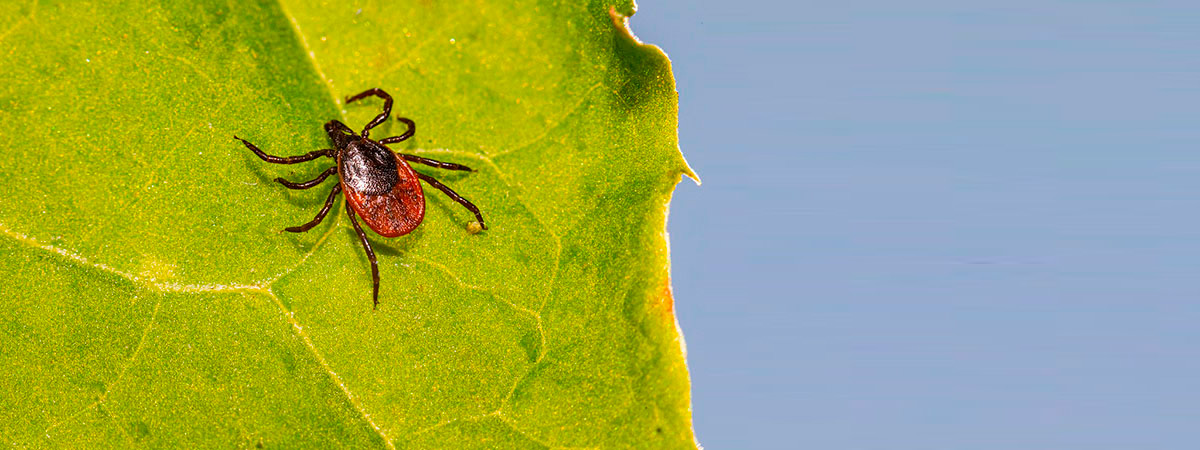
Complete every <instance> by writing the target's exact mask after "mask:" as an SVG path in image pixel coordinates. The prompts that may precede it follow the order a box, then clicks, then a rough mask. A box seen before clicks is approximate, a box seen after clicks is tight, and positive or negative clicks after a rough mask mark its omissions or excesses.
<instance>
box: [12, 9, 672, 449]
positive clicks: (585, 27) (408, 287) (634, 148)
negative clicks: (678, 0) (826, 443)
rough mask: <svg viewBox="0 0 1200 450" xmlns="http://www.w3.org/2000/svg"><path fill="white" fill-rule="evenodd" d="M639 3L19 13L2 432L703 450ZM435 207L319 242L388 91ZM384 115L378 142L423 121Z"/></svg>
mask: <svg viewBox="0 0 1200 450" xmlns="http://www.w3.org/2000/svg"><path fill="white" fill-rule="evenodd" d="M632 12H633V11H632V4H617V5H609V4H604V3H588V4H582V3H575V2H562V3H556V2H413V3H404V4H391V3H387V4H377V3H376V2H371V3H366V4H362V5H353V4H333V3H331V4H322V3H319V2H307V1H292V0H289V1H284V2H283V3H281V4H279V3H257V4H241V3H238V4H236V5H235V4H234V3H232V2H229V3H227V2H215V1H199V2H187V3H186V4H184V3H183V2H161V3H160V2H153V1H133V2H130V3H129V4H127V5H122V6H121V7H112V6H106V5H103V4H92V3H83V2H67V3H55V2H31V3H27V4H20V3H11V2H10V3H6V4H5V5H2V6H0V67H3V68H4V69H3V75H2V76H3V80H4V83H0V125H2V126H3V129H4V130H6V131H5V132H4V133H0V148H3V149H5V152H6V156H5V157H3V158H0V177H2V179H4V180H5V181H6V182H5V183H3V184H0V192H2V196H3V199H4V201H3V202H0V270H2V271H3V273H5V274H6V276H5V277H4V279H3V280H0V298H2V299H3V302H4V304H5V305H4V308H3V309H2V310H0V311H2V312H0V348H2V349H3V350H0V365H3V366H4V367H6V368H8V369H7V370H5V371H3V372H0V440H3V441H4V442H8V443H12V444H16V445H18V446H36V447H43V446H54V447H91V446H126V445H139V444H140V445H149V446H156V447H157V446H204V447H213V446H228V445H230V443H232V444H233V445H235V446H239V447H255V446H259V445H261V446H263V447H277V446H284V447H328V446H353V447H413V448H425V447H449V448H473V447H477V448H509V447H511V448H540V447H631V446H632V447H671V448H675V447H689V446H692V445H693V437H692V430H691V413H690V409H689V408H690V407H689V400H688V381H687V369H686V366H685V364H684V360H683V354H682V342H681V337H680V335H679V333H678V331H677V327H676V325H675V321H674V312H673V310H672V299H671V297H670V290H669V280H668V254H667V246H666V239H665V230H664V226H665V215H666V204H667V202H668V200H669V197H670V193H671V190H672V189H673V186H674V184H675V183H676V182H677V181H678V179H679V176H680V175H681V174H689V175H690V171H689V169H688V168H687V165H686V163H685V162H684V161H683V159H682V156H681V155H680V154H679V151H678V148H677V140H676V137H675V130H676V115H677V110H676V96H675V92H674V81H673V79H672V76H671V73H670V66H669V63H668V61H667V60H666V57H665V56H664V55H663V54H662V53H661V52H659V51H658V50H657V49H656V48H653V47H649V46H644V45H641V44H640V43H638V42H636V40H634V39H633V38H632V37H631V36H630V35H629V34H628V33H627V31H625V29H624V28H623V22H622V17H623V16H627V15H629V14H632ZM371 87H380V88H383V89H384V90H386V91H388V92H389V93H391V94H392V96H393V97H395V98H396V104H395V107H394V115H396V116H401V117H408V118H411V119H413V120H414V121H415V122H416V123H417V133H416V136H415V137H414V138H413V139H410V140H409V141H406V142H404V143H402V144H397V145H395V146H393V149H394V150H396V151H398V152H401V153H411V154H416V155H421V156H425V157H429V158H434V159H439V160H445V161H450V162H455V163H460V164H465V165H468V166H471V167H473V168H475V169H477V171H476V172H472V173H463V172H450V171H444V170H438V169H434V168H430V167H426V166H418V167H416V169H417V170H418V171H421V172H423V173H426V174H429V175H432V176H435V177H437V178H438V179H440V180H441V181H443V182H444V183H445V184H447V185H449V186H451V187H452V188H454V189H455V190H456V191H457V192H459V193H460V194H462V195H463V196H464V197H467V198H469V199H470V200H471V201H472V202H474V203H475V204H477V205H479V206H480V208H481V209H482V210H483V213H484V216H485V218H486V219H487V222H488V225H489V230H487V231H484V232H482V233H479V234H474V235H472V234H469V233H467V232H466V230H465V227H464V225H465V224H466V223H467V222H468V221H470V220H472V216H471V214H470V213H469V212H467V211H466V210H464V209H462V208H461V207H460V206H459V205H458V204H457V203H454V202H453V201H451V200H450V199H449V198H447V197H445V196H443V195H441V194H440V193H439V192H438V191H436V190H433V189H426V196H427V205H428V206H427V208H428V211H427V213H426V218H425V222H424V223H423V224H422V225H421V226H420V227H419V228H417V230H416V231H414V232H413V233H411V234H409V235H406V236H403V237H400V238H395V239H385V238H381V237H379V236H375V235H371V236H372V237H371V241H372V243H373V246H374V248H375V251H376V253H377V254H378V256H379V262H380V271H381V278H382V285H381V292H380V306H379V309H378V310H372V308H371V299H370V295H371V283H370V269H369V265H368V263H367V260H366V257H365V255H364V254H363V251H362V247H361V245H360V243H359V242H358V240H357V236H356V235H355V234H354V232H353V229H352V228H351V227H350V224H349V220H348V218H347V216H346V214H345V209H344V206H343V205H342V202H341V201H339V202H337V204H336V206H335V208H334V210H333V211H332V212H331V213H330V216H329V217H328V218H327V219H326V220H325V221H324V222H323V223H321V224H320V225H318V226H317V227H315V228H313V229H312V230H310V231H309V232H307V233H302V234H292V233H284V232H281V231H280V230H281V229H282V228H284V227H286V226H293V225H299V224H301V223H304V222H307V221H308V220H310V219H311V218H312V217H313V215H315V213H316V211H317V210H318V209H320V206H321V204H322V203H323V202H324V200H325V197H326V194H327V192H328V189H329V188H331V187H332V186H333V183H335V182H336V179H331V181H327V182H326V184H325V185H322V186H321V187H318V188H314V189H311V190H288V189H285V188H283V187H282V186H280V185H278V184H275V183H274V182H273V181H272V180H273V179H274V178H276V177H284V178H287V179H290V180H293V181H303V180H307V179H310V178H313V177H315V176H316V175H317V174H319V173H320V172H321V171H322V170H323V169H324V168H326V167H329V166H330V165H331V164H332V163H331V161H329V160H328V159H321V160H318V161H314V162H310V163H303V164H297V165H270V164H266V163H264V162H263V161H261V160H259V159H258V158H257V157H255V156H254V155H253V154H252V153H250V152H249V151H248V150H247V149H245V148H244V147H242V146H241V144H240V143H238V142H237V141H235V140H233V135H235V134H236V135H238V136H240V137H242V138H245V139H247V140H249V141H251V142H254V143H255V144H256V145H258V146H259V147H260V148H262V149H263V150H265V151H266V152H268V153H271V154H276V155H297V154H302V153H305V152H308V151H311V150H316V149H321V148H328V146H329V145H330V144H329V142H328V139H327V138H326V137H325V135H324V131H323V130H322V125H323V124H324V123H325V122H326V121H328V120H331V119H337V120H341V121H343V122H345V123H347V124H349V125H350V126H351V127H353V128H356V129H357V128H360V127H361V126H362V125H363V124H365V123H366V122H367V121H369V120H370V119H371V118H372V117H373V116H374V115H375V114H378V112H379V108H380V107H381V102H379V101H377V100H367V101H363V102H357V103H353V104H350V105H346V104H345V103H344V101H343V99H344V98H345V97H346V96H349V95H352V94H355V93H358V92H360V91H362V90H365V89H367V88H371ZM403 131H404V125H403V124H401V123H399V122H396V121H395V120H391V121H389V122H387V123H385V124H384V125H381V126H380V127H378V128H376V129H375V130H373V131H372V137H375V138H382V137H385V136H389V135H395V134H400V133H402V132H403Z"/></svg>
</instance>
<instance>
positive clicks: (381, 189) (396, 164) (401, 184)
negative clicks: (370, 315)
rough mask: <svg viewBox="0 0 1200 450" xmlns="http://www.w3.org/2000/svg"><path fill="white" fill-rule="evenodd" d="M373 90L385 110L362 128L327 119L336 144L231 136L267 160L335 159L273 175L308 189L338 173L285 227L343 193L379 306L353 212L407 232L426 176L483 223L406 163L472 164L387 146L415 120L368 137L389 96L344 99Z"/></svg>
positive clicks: (375, 273) (388, 107)
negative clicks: (292, 145) (275, 145)
mask: <svg viewBox="0 0 1200 450" xmlns="http://www.w3.org/2000/svg"><path fill="white" fill-rule="evenodd" d="M371 96H375V97H379V98H382V99H383V112H382V113H380V114H379V115H378V116H375V118H374V119H372V120H371V122H370V123H368V124H367V125H366V126H365V127H363V130H362V133H361V134H356V133H355V132H354V130H351V129H350V127H347V126H346V125H345V124H343V123H341V122H339V121H336V120H331V121H329V123H326V124H325V133H326V134H327V135H329V141H330V142H331V143H333V147H334V148H332V149H325V150H317V151H312V152H308V153H306V154H304V155H299V156H288V157H279V156H271V155H268V154H266V153H264V152H263V151H262V150H259V149H258V147H255V146H254V144H251V143H249V142H247V141H246V140H245V139H242V138H239V137H237V136H234V138H235V139H237V140H239V141H242V144H245V145H246V148H249V149H250V150H251V151H253V152H254V154H255V155H258V157H259V158H262V160H263V161H266V162H269V163H274V164H296V163H301V162H305V161H312V160H314V159H317V158H320V157H327V158H333V159H334V160H335V161H336V162H337V164H336V165H335V166H333V167H330V168H328V169H326V170H325V171H324V172H322V173H321V175H319V176H318V177H317V178H315V179H312V180H309V181H305V182H302V183H292V182H290V181H287V180H284V179H282V178H276V179H275V181H277V182H279V184H282V185H284V186H286V187H288V188H290V189H309V188H312V187H314V186H317V185H319V184H321V183H322V182H324V181H325V179H326V178H329V176H330V175H333V174H335V173H336V174H337V176H338V184H337V185H336V186H334V187H333V189H332V190H331V191H330V192H329V197H328V198H326V200H325V206H324V207H322V208H321V211H319V212H318V213H317V217H316V218H314V219H313V220H311V221H309V222H308V223H306V224H304V225H300V226H295V227H288V228H285V230H287V231H291V232H294V233H301V232H305V231H308V230H310V229H312V227H315V226H317V224H319V223H321V221H322V220H324V219H325V215H326V214H329V210H330V209H331V208H333V203H334V201H335V200H336V199H337V196H338V193H344V194H345V196H346V214H347V215H349V216H350V224H351V225H353V226H354V231H355V232H357V233H358V238H359V240H361V241H362V244H363V250H364V251H366V253H367V260H369V261H370V262H371V280H372V282H373V285H372V288H373V289H372V297H371V298H372V300H373V301H374V305H375V307H376V308H378V307H379V263H378V262H377V261H376V259H375V252H374V250H372V249H371V242H370V241H368V240H367V235H366V233H364V232H363V229H362V227H361V226H359V224H358V220H357V219H356V217H355V216H357V217H361V218H362V219H363V222H366V223H367V226H368V227H370V228H371V230H372V231H374V232H375V233H378V234H379V235H380V236H383V237H396V236H403V235H405V234H408V233H409V232H411V231H412V230H413V229H415V228H417V225H420V224H421V221H422V220H424V218H425V194H424V192H423V191H422V189H421V183H420V182H421V181H424V182H426V183H428V184H429V185H430V186H433V187H434V188H436V189H438V190H440V191H442V192H443V193H445V194H446V195H447V196H449V197H450V198H451V199H453V200H454V201H456V202H458V203H459V204H461V205H462V206H463V207H465V208H467V209H468V210H470V211H471V212H472V213H474V214H475V219H476V220H477V221H478V224H479V225H478V227H479V228H481V229H484V230H486V229H487V225H485V224H484V222H483V215H482V214H480V213H479V208H477V207H475V205H474V204H472V203H471V202H470V201H468V200H467V199H465V198H463V197H462V196H460V195H458V193H456V192H454V190H452V189H450V188H449V187H448V186H446V185H444V184H442V183H440V182H438V181H437V180H436V179H434V178H433V177H431V176H429V175H425V174H422V173H419V172H417V171H415V170H413V168H412V166H409V164H408V163H409V162H415V163H420V164H425V165H428V166H432V167H437V168H439V169H447V170H464V171H469V172H474V170H472V169H471V168H469V167H467V166H464V165H461V164H455V163H448V162H442V161H437V160H432V159H429V158H422V157H420V156H416V155H405V154H397V153H395V152H393V151H392V150H391V149H389V148H388V147H387V144H395V143H398V142H403V141H404V140H406V139H408V138H410V137H412V136H413V133H415V132H416V124H415V123H413V121H411V120H409V119H405V118H401V117H397V118H396V119H397V120H399V121H400V122H403V123H404V124H405V125H408V130H407V131H405V132H404V134H401V135H399V136H393V137H389V138H384V139H380V140H378V141H376V140H373V139H371V138H370V132H371V129H372V128H375V127H376V126H377V125H379V124H381V123H383V122H384V121H386V120H387V118H388V116H390V115H391V114H392V97H391V96H390V95H388V93H387V92H384V91H383V90H382V89H378V88H376V89H368V90H366V91H363V92H362V93H359V94H358V95H355V96H353V97H349V98H347V99H346V103H347V104H349V103H352V102H355V101H358V100H361V99H363V98H366V97H371ZM472 225H473V224H472Z"/></svg>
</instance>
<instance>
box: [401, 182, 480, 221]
mask: <svg viewBox="0 0 1200 450" xmlns="http://www.w3.org/2000/svg"><path fill="white" fill-rule="evenodd" d="M417 177H418V178H420V179H422V180H425V182H426V183H429V185H430V186H433V187H435V188H437V189H438V190H439V191H442V192H443V193H445V194H446V195H447V196H449V197H450V198H451V199H454V201H456V202H458V203H459V204H460V205H463V207H464V208H467V209H469V210H471V212H473V213H475V220H478V221H479V226H480V227H482V228H483V229H485V230H486V229H487V224H485V223H483V215H482V214H479V208H477V207H475V204H474V203H471V201H470V200H467V199H465V198H462V196H461V195H458V193H457V192H454V190H453V189H450V187H449V186H446V185H444V184H442V182H440V181H438V180H435V179H434V178H433V177H431V176H429V175H425V174H423V173H420V172H417Z"/></svg>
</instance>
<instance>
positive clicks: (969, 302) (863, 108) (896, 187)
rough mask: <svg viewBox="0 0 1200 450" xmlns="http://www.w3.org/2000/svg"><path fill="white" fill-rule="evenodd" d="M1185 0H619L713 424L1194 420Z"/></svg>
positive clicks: (909, 426) (1050, 426)
mask: <svg viewBox="0 0 1200 450" xmlns="http://www.w3.org/2000/svg"><path fill="white" fill-rule="evenodd" d="M1198 5H1200V4H1197V3H1195V2H1184V1H1177V2H1175V1H1057V0H1039V1H1022V0H1010V1H1005V2H961V1H958V2H951V1H907V2H895V1H846V2H765V1H742V2H734V3H730V2H726V1H722V2H716V1H711V0H703V1H696V0H686V1H685V0H681V1H668V0H643V1H642V2H641V4H640V5H639V6H640V10H639V12H638V14H637V15H635V16H634V17H633V18H632V19H631V25H632V28H633V31H634V32H635V33H636V34H637V35H638V36H639V37H640V38H641V39H643V40H644V41H646V42H648V43H652V44H656V45H659V46H660V47H662V48H663V49H664V50H665V51H666V52H667V54H668V55H669V56H670V57H671V59H672V61H673V64H674V69H675V76H676V79H677V82H678V89H679V92H680V130H679V133H680V142H681V147H682V149H683V152H684V154H685V155H686V156H687V158H688V160H689V161H690V163H691V164H692V167H693V168H694V169H695V170H696V172H697V173H699V174H700V176H701V178H702V179H703V181H704V184H703V186H700V187H697V186H695V185H694V184H693V183H691V182H690V181H685V182H684V183H682V184H680V185H679V187H678V190H677V191H676V195H675V199H674V202H673V203H672V206H671V215H670V223H669V226H668V229H669V231H670V236H671V243H672V248H671V251H672V257H673V267H672V274H673V280H674V286H675V294H676V308H677V313H678V316H679V321H680V323H681V326H682V327H683V331H684V335H685V337H686V340H687V344H688V362H689V366H690V368H691V377H692V382H693V403H694V414H695V425H696V431H697V436H698V438H699V440H700V443H701V444H702V445H704V446H706V447H708V448H712V449H716V448H730V449H732V448H738V449H741V448H797V449H821V450H827V449H839V450H842V449H880V450H883V449H887V450H896V449H921V450H929V449H954V450H961V449H972V450H977V449H1022V450H1029V449H1077V448H1078V449H1083V448H1086V449H1089V450H1095V449H1122V450H1125V449H1135V448H1136V449H1196V448H1200V302H1198V301H1197V299H1198V297H1200V295H1198V294H1200V287H1198V285H1197V276H1196V275H1197V273H1198V269H1200V264H1198V263H1197V261H1198V260H1200V227H1198V226H1197V225H1198V222H1200V211H1198V209H1197V206H1200V205H1198V202H1197V196H1198V195H1200V145H1198V144H1200V132H1198V131H1197V126H1198V125H1200V107H1198V106H1197V105H1200V6H1198Z"/></svg>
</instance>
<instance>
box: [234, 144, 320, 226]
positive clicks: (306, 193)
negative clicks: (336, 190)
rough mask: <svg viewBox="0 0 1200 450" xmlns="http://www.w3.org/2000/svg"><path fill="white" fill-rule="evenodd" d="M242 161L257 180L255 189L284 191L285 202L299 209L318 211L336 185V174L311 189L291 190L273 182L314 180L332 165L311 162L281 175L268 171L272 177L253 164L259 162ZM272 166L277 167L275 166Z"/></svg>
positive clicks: (264, 168) (256, 160) (255, 160)
mask: <svg viewBox="0 0 1200 450" xmlns="http://www.w3.org/2000/svg"><path fill="white" fill-rule="evenodd" d="M251 156H253V155H251ZM244 161H245V165H246V168H247V169H249V170H250V171H251V172H252V173H254V178H255V179H256V180H258V184H257V185H256V187H258V188H260V189H276V190H280V191H284V192H286V193H287V195H286V196H285V198H286V199H287V202H288V203H290V204H292V205H294V206H298V207H301V208H309V207H315V208H317V209H320V207H321V206H322V205H324V204H325V199H326V198H328V197H329V190H330V189H333V186H334V185H336V184H337V183H338V177H337V174H334V175H331V176H330V177H329V178H326V179H325V181H324V182H322V183H321V184H319V185H316V186H313V187H311V188H308V189H291V188H288V187H287V186H284V185H282V184H279V183H278V182H276V181H275V179H276V178H283V179H284V180H287V181H291V182H293V183H301V182H305V181H309V180H313V179H316V178H317V177H318V176H320V175H321V172H324V171H325V170H326V169H328V168H329V167H332V165H328V164H326V165H322V164H320V162H313V163H312V164H309V165H305V166H291V167H288V170H286V171H284V172H283V173H280V171H278V170H273V171H270V172H273V173H274V175H272V174H270V173H268V171H267V170H266V167H265V166H263V165H262V164H255V162H260V163H261V162H262V161H261V160H259V159H257V158H255V159H253V160H251V159H246V160H244ZM317 161H320V160H317ZM272 166H273V167H278V166H275V165H272ZM313 213H314V214H315V213H316V211H313Z"/></svg>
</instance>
